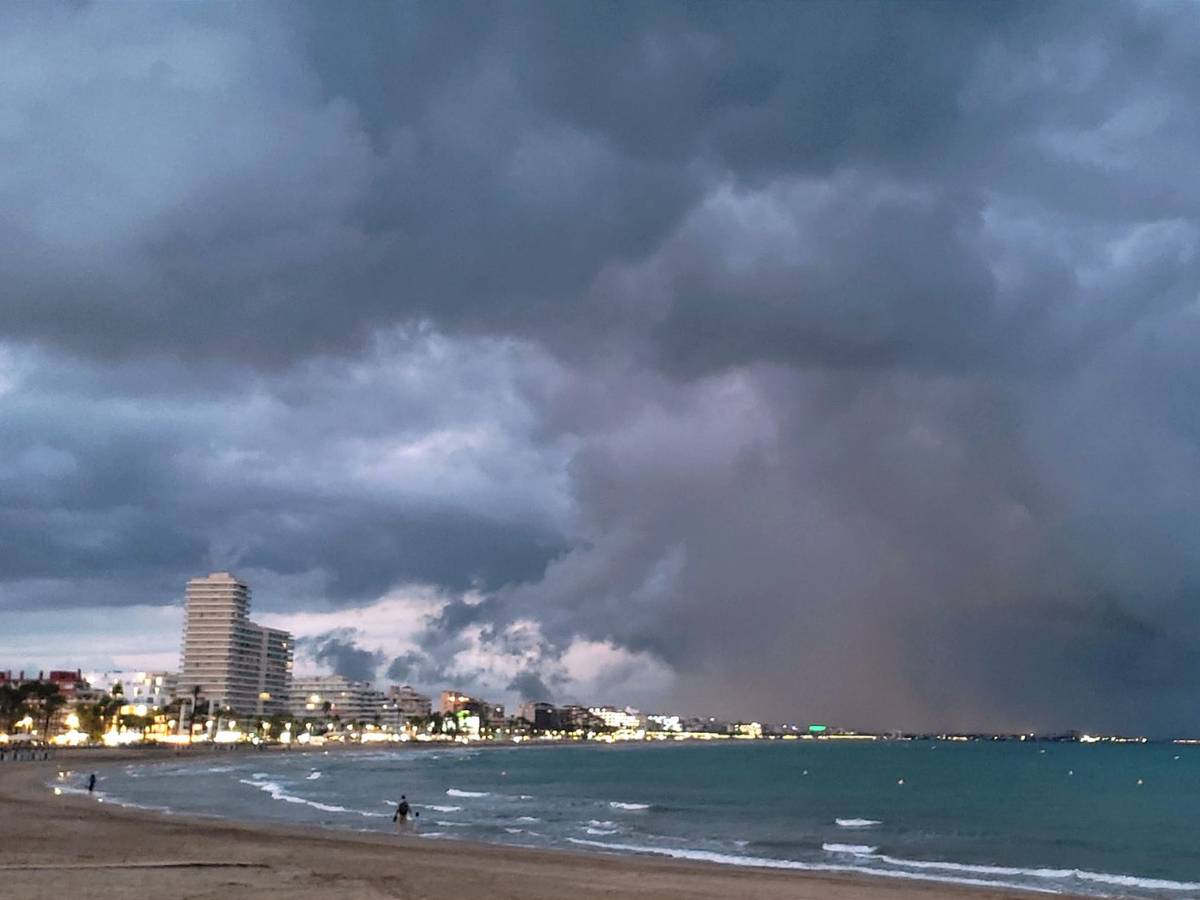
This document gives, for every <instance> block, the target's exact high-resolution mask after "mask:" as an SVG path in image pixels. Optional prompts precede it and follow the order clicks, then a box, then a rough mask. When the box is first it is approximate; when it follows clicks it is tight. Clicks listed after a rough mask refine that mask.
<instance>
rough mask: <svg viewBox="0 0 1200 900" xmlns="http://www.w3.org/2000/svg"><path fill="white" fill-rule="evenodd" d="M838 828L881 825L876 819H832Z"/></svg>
mask: <svg viewBox="0 0 1200 900" xmlns="http://www.w3.org/2000/svg"><path fill="white" fill-rule="evenodd" d="M833 821H835V822H836V823H837V824H838V827H839V828H870V827H871V826H873V825H882V824H883V823H882V822H880V821H879V820H878V819H834V820H833Z"/></svg>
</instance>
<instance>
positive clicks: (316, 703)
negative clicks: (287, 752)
mask: <svg viewBox="0 0 1200 900" xmlns="http://www.w3.org/2000/svg"><path fill="white" fill-rule="evenodd" d="M385 699H386V698H385V696H384V694H383V692H382V691H377V690H375V687H374V685H372V684H371V682H369V681H351V680H350V679H349V678H345V677H344V676H342V675H318V676H312V677H308V678H304V677H294V678H293V679H292V693H291V712H292V715H294V716H298V717H301V718H316V719H322V718H333V717H335V716H336V717H337V718H339V719H341V720H342V721H343V722H374V721H376V720H377V719H379V718H381V716H382V713H383V704H384V701H385Z"/></svg>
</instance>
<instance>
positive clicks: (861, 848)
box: [821, 844, 879, 856]
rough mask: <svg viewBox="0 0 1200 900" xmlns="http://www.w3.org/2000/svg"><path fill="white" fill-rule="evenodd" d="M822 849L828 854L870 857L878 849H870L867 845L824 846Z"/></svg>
mask: <svg viewBox="0 0 1200 900" xmlns="http://www.w3.org/2000/svg"><path fill="white" fill-rule="evenodd" d="M821 849H822V850H824V851H825V852H826V853H849V854H850V855H851V856H869V855H870V854H872V853H874V852H875V851H876V850H878V849H879V848H878V847H868V846H867V845H866V844H822V845H821Z"/></svg>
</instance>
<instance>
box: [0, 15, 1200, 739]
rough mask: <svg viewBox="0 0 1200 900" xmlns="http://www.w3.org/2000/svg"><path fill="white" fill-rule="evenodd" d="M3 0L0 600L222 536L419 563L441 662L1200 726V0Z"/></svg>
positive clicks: (936, 721)
mask: <svg viewBox="0 0 1200 900" xmlns="http://www.w3.org/2000/svg"><path fill="white" fill-rule="evenodd" d="M0 16H3V23H4V26H5V27H4V28H0V35H2V36H0V59H3V60H4V67H5V75H6V77H5V78H4V79H0V107H3V108H5V109H8V110H10V111H11V115H10V116H9V120H6V121H7V122H8V124H7V126H0V132H3V134H4V135H7V137H2V136H0V140H3V141H5V147H6V160H7V166H8V169H7V170H8V172H9V173H10V175H11V177H9V178H8V179H6V180H0V203H3V206H4V208H5V210H6V212H7V213H8V214H7V215H6V216H5V217H4V219H3V222H2V223H0V241H2V242H3V244H4V246H5V248H6V252H5V253H4V254H3V255H0V278H2V279H3V282H4V284H5V290H4V292H3V296H2V297H0V423H2V426H0V543H2V544H3V546H4V547H5V548H6V552H5V554H4V558H3V562H2V563H0V605H3V606H5V607H6V608H15V609H27V608H31V607H32V606H33V605H35V604H45V605H47V607H63V606H89V605H108V604H126V605H128V604H132V603H166V602H178V595H179V593H180V592H181V585H182V583H183V582H184V581H185V580H186V578H187V577H189V576H190V575H194V574H197V573H198V572H199V571H203V570H204V569H205V567H221V568H224V567H235V568H238V569H239V570H241V571H245V572H250V573H253V574H254V576H255V578H256V580H257V584H258V585H260V587H259V590H258V592H257V594H256V605H257V608H265V609H267V610H276V611H279V610H286V609H294V608H303V609H305V610H310V611H311V610H324V611H328V610H343V609H346V608H348V607H352V606H356V605H362V604H365V603H368V602H370V601H373V600H376V599H377V598H379V597H380V596H382V595H384V594H387V593H388V592H389V591H395V590H401V589H406V588H410V587H413V586H418V587H420V588H422V589H425V588H428V589H430V590H432V591H433V592H434V594H435V595H436V596H438V597H440V598H441V601H440V602H441V606H440V609H439V610H435V611H434V612H433V613H432V614H431V615H430V616H429V618H428V620H427V621H424V622H423V623H422V625H421V627H423V630H422V631H421V632H420V634H419V636H418V638H417V639H416V640H417V646H416V647H407V646H405V647H394V648H393V647H388V648H387V655H388V656H389V657H392V662H391V663H390V665H389V669H388V671H389V677H392V678H395V679H411V680H413V681H414V682H416V683H418V684H421V685H422V686H425V687H429V688H435V687H439V686H448V684H449V683H454V684H455V685H456V686H459V687H463V688H464V689H466V688H468V687H469V688H470V689H471V690H476V689H478V690H489V689H490V690H495V691H505V690H507V691H508V692H510V693H515V694H521V693H527V694H530V695H532V693H533V692H535V691H540V690H543V689H544V688H546V687H547V686H550V687H553V688H554V690H555V694H556V695H558V696H561V697H567V696H570V695H572V692H575V691H578V690H580V687H579V685H580V684H581V683H582V681H580V680H578V679H576V680H573V679H574V674H576V673H573V671H572V669H571V667H572V666H574V667H576V669H580V667H583V668H587V666H588V665H591V666H592V669H593V670H594V671H590V673H589V675H588V678H587V681H588V684H589V685H590V689H592V690H601V689H603V690H605V691H609V690H611V691H613V692H617V691H624V690H632V688H630V687H629V685H628V679H629V678H633V677H635V673H637V672H640V671H643V670H642V669H639V668H638V667H639V666H641V665H643V664H644V663H645V661H646V660H652V661H657V662H658V663H662V664H665V665H666V666H667V667H668V669H669V672H670V673H674V682H673V683H663V684H662V685H660V686H659V693H658V694H657V695H654V694H653V693H652V692H650V691H648V692H647V693H648V698H647V699H648V701H649V702H654V703H661V704H664V705H678V706H681V707H686V708H688V709H690V710H693V711H702V710H705V711H711V712H716V713H726V714H730V715H737V714H746V715H755V716H760V717H766V718H769V719H770V718H791V717H805V716H812V717H813V718H821V719H829V720H832V721H841V722H846V723H848V724H861V725H866V726H879V727H997V728H1009V727H1011V728H1016V727H1073V726H1078V727H1088V728H1113V729H1124V730H1138V729H1150V730H1157V731H1161V732H1168V731H1186V730H1188V729H1194V728H1195V727H1197V726H1200V719H1197V718H1196V714H1195V712H1194V711H1191V705H1190V704H1188V703H1187V702H1185V701H1184V696H1185V691H1186V685H1187V684H1188V683H1189V681H1191V680H1194V677H1193V676H1194V673H1195V671H1196V655H1197V650H1196V648H1197V647H1200V631H1198V630H1197V628H1195V627H1194V626H1193V625H1192V624H1191V623H1192V622H1193V620H1194V618H1195V617H1194V616H1193V615H1191V611H1192V607H1193V606H1194V602H1195V600H1194V598H1195V597H1196V579H1195V575H1194V573H1195V571H1196V564H1197V562H1198V561H1200V529H1197V528H1196V527H1195V524H1196V523H1195V510H1196V509H1197V508H1198V507H1197V503H1198V501H1200V496H1198V494H1200V488H1197V485H1200V454H1198V453H1197V447H1198V446H1200V417H1198V416H1197V415H1196V412H1195V403H1194V397H1195V396H1196V392H1197V390H1198V389H1200V380H1198V379H1197V377H1196V371H1197V369H1196V367H1195V365H1194V363H1193V357H1194V352H1195V350H1194V348H1195V346H1196V344H1197V339H1198V338H1200V326H1198V325H1197V318H1196V316H1195V285H1196V284H1197V280H1198V277H1200V262H1198V261H1200V196H1198V194H1197V191H1196V188H1195V185H1194V184H1193V183H1192V182H1191V181H1189V180H1188V179H1186V178H1180V174H1179V173H1181V172H1187V171H1189V168H1190V166H1192V164H1193V160H1194V157H1195V149H1196V146H1197V144H1198V143H1200V114H1198V113H1197V112H1196V105H1195V103H1194V102H1193V98H1194V96H1195V93H1196V90H1195V89H1196V87H1197V85H1198V84H1200V69H1198V68H1197V65H1196V61H1195V60H1196V58H1195V53H1194V47H1195V45H1196V42H1197V39H1198V38H1200V16H1198V15H1197V14H1196V12H1195V11H1194V10H1192V9H1190V8H1188V7H1185V6H1174V5H1162V6H1156V7H1152V8H1151V7H1146V6H1144V5H1137V4H1113V5H1109V6H1106V7H1104V8H1103V9H1099V8H1097V9H1089V11H1088V15H1087V16H1086V17H1082V16H1080V14H1079V10H1078V8H1077V7H1073V6H1070V5H1066V4H1032V5H1030V4H1018V3H1009V4H1003V5H997V4H993V5H988V6H986V7H977V6H971V7H968V6H963V5H947V4H944V3H938V4H924V3H906V4H903V5H901V4H891V3H867V2H864V3H855V4H853V5H850V6H848V5H846V4H827V3H803V4H774V3H757V4H754V5H752V6H747V5H744V4H742V5H736V6H735V5H728V4H725V5H722V4H709V5H695V4H674V5H672V4H658V5H655V6H639V7H634V6H607V7H586V6H578V5H572V6H564V5H558V6H554V5H545V4H517V5H513V6H508V7H505V8H504V9H498V10H493V11H490V12H489V13H488V14H486V15H480V14H479V10H478V9H477V8H475V7H471V6H467V5H459V4H436V5H432V4H431V5H419V4H374V5H371V6H369V7H363V8H359V9H356V10H353V11H350V12H347V11H346V10H344V9H342V8H338V7H335V6H332V5H329V4H311V5H295V4H288V5H272V4H261V5H256V6H253V7H250V6H236V7H233V6H229V7H204V8H190V7H173V6H172V7H164V6H139V5H134V4H127V5H122V6H119V7H114V6H82V7H41V6H18V7H11V8H8V9H5V10H4V11H3V12H0ZM247 35H253V40H249V39H247ZM322 640H324V641H325V643H322V644H321V645H320V646H321V647H325V646H326V645H327V644H328V646H329V647H332V648H333V649H331V650H330V651H329V652H330V653H332V654H334V655H333V656H330V659H331V660H332V659H336V658H339V657H338V656H337V654H343V653H349V654H350V658H351V659H352V660H353V659H355V658H357V657H355V656H354V653H355V652H356V651H357V652H366V653H368V654H370V653H371V652H373V651H361V648H358V647H356V645H355V644H354V642H353V640H351V639H350V638H348V637H347V636H346V635H342V634H340V633H335V634H333V635H332V636H330V635H329V634H326V635H325V636H324V638H322ZM364 640H365V638H364ZM329 641H333V642H334V643H332V644H329ZM344 645H345V646H344ZM347 648H348V649H347ZM589 654H591V655H590V656H589ZM605 654H607V655H605ZM371 660H373V663H372V664H373V665H374V666H380V665H382V662H383V659H382V658H380V659H378V660H375V659H374V657H371ZM371 660H368V662H370V661H371ZM497 660H499V662H497ZM67 662H69V661H64V663H67ZM580 670H581V669H580ZM582 699H593V698H582ZM609 699H612V700H616V701H618V702H621V701H623V697H611V698H609Z"/></svg>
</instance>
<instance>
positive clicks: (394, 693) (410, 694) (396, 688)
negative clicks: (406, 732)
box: [387, 684, 433, 719]
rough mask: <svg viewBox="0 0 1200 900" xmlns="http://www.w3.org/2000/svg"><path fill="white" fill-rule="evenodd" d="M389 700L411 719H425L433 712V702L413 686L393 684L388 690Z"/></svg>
mask: <svg viewBox="0 0 1200 900" xmlns="http://www.w3.org/2000/svg"><path fill="white" fill-rule="evenodd" d="M387 699H388V702H389V703H394V704H395V705H396V708H397V709H398V710H399V712H400V714H401V715H403V716H405V717H407V718H410V719H417V718H424V717H426V716H428V715H430V714H431V713H432V712H433V701H432V700H431V699H430V698H429V697H427V696H425V695H424V694H422V693H421V692H420V691H418V690H417V689H416V688H414V687H412V686H411V685H407V684H400V685H397V684H393V685H392V686H391V687H390V688H388V692H387Z"/></svg>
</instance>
